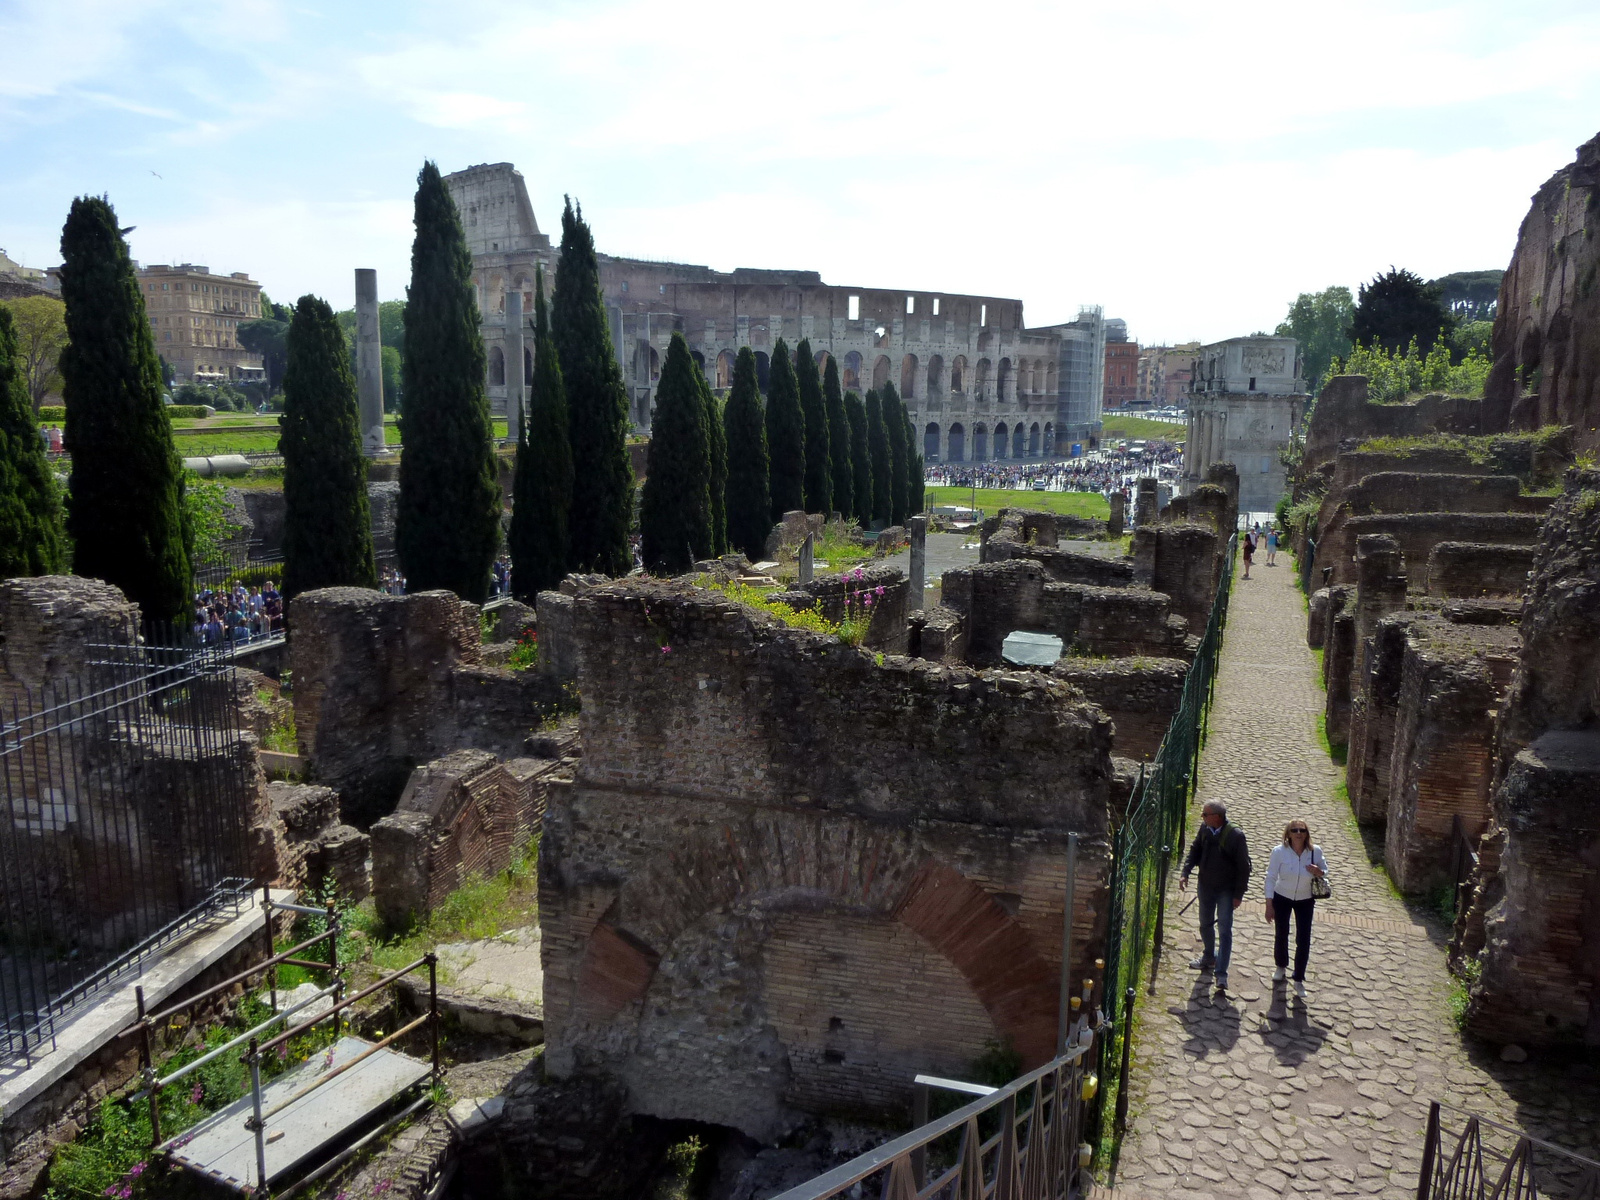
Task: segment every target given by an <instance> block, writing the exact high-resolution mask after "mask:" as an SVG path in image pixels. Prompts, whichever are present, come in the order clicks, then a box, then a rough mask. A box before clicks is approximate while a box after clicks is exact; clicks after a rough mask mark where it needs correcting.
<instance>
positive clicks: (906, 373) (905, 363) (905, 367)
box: [900, 354, 917, 400]
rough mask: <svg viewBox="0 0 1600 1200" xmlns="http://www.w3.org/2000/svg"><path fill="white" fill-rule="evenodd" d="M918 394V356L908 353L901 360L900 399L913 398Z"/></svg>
mask: <svg viewBox="0 0 1600 1200" xmlns="http://www.w3.org/2000/svg"><path fill="white" fill-rule="evenodd" d="M916 394H917V356H916V355H915V354H908V355H906V356H905V357H904V358H902V359H901V360H900V399H902V400H911V399H914V398H915V397H916Z"/></svg>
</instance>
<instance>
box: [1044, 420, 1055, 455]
mask: <svg viewBox="0 0 1600 1200" xmlns="http://www.w3.org/2000/svg"><path fill="white" fill-rule="evenodd" d="M1055 452H1056V428H1055V426H1054V425H1052V424H1051V423H1050V422H1049V421H1046V422H1045V423H1044V456H1045V457H1046V458H1049V457H1050V456H1051V455H1052V454H1054V453H1055Z"/></svg>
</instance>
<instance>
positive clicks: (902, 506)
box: [879, 382, 911, 525]
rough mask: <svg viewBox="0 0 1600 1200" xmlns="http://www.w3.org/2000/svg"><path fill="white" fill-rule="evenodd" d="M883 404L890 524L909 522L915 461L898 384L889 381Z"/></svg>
mask: <svg viewBox="0 0 1600 1200" xmlns="http://www.w3.org/2000/svg"><path fill="white" fill-rule="evenodd" d="M879 400H880V402H881V403H882V405H883V431H884V433H885V434H886V435H887V436H888V439H889V524H891V525H904V524H905V523H906V505H907V504H909V503H910V501H911V497H910V491H911V486H910V478H911V464H910V462H909V461H908V459H907V456H906V420H907V417H906V406H905V405H904V404H901V403H900V393H899V392H897V391H895V390H894V384H892V383H887V382H886V383H885V384H884V385H883V394H882V395H881V396H880V397H879Z"/></svg>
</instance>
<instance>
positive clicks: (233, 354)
mask: <svg viewBox="0 0 1600 1200" xmlns="http://www.w3.org/2000/svg"><path fill="white" fill-rule="evenodd" d="M139 286H140V287H141V288H143V289H144V307H145V312H146V313H147V314H148V315H149V317H150V330H151V332H152V333H154V334H155V340H156V352H157V353H158V354H160V355H161V357H162V358H164V359H166V360H167V362H168V363H169V364H170V365H171V367H172V370H173V373H174V375H175V376H176V380H177V382H178V383H225V382H232V383H249V382H255V381H258V380H263V379H265V378H266V372H265V369H264V368H263V366H262V363H261V356H260V355H259V354H251V353H250V352H249V351H248V350H246V349H245V348H244V347H243V346H241V345H240V344H239V326H240V325H242V324H243V323H244V322H246V321H253V320H255V319H256V318H258V317H259V316H261V285H260V284H259V283H257V282H255V280H253V279H251V278H250V276H248V275H246V274H245V273H244V272H242V271H235V272H234V273H233V274H232V275H213V274H212V273H211V270H210V268H208V267H198V266H195V265H193V264H192V263H180V264H178V265H177V266H175V267H172V266H166V265H164V264H160V265H156V266H150V267H141V268H140V269H139Z"/></svg>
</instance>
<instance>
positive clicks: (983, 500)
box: [923, 484, 1111, 521]
mask: <svg viewBox="0 0 1600 1200" xmlns="http://www.w3.org/2000/svg"><path fill="white" fill-rule="evenodd" d="M923 494H924V503H925V504H926V505H927V506H928V507H929V508H932V507H933V506H934V505H936V504H961V505H973V504H974V501H973V496H974V494H976V496H977V501H976V505H975V506H976V507H977V508H980V509H982V510H983V513H984V515H985V516H990V517H992V516H993V515H994V514H995V513H997V512H999V511H1000V510H1001V509H1002V508H1034V509H1041V510H1043V511H1044V512H1052V513H1060V514H1062V515H1063V516H1068V517H1090V518H1093V519H1095V520H1099V521H1104V520H1105V519H1106V518H1107V517H1109V516H1110V515H1111V504H1110V502H1109V501H1108V500H1107V499H1106V498H1105V497H1104V496H1102V495H1101V494H1100V493H1099V492H1035V491H1024V490H1020V489H1019V490H1017V491H1011V490H1009V489H1007V488H979V489H978V490H977V492H976V493H974V492H973V490H972V489H971V488H969V487H934V486H932V485H931V484H930V485H929V486H928V487H927V489H926V490H925V491H924V493H923Z"/></svg>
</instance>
